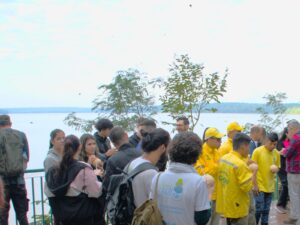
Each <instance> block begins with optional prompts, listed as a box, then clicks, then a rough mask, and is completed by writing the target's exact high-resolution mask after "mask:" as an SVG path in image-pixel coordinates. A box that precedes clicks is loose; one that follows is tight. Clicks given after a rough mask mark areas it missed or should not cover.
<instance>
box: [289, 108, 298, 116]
mask: <svg viewBox="0 0 300 225" xmlns="http://www.w3.org/2000/svg"><path fill="white" fill-rule="evenodd" d="M286 113H287V114H294V115H295V114H300V108H288V109H287V110H286Z"/></svg>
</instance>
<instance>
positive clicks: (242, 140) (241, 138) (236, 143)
mask: <svg viewBox="0 0 300 225" xmlns="http://www.w3.org/2000/svg"><path fill="white" fill-rule="evenodd" d="M232 142H233V149H234V150H239V149H240V147H241V146H242V145H243V144H249V143H250V142H251V138H250V137H249V136H248V135H247V134H244V133H237V134H236V135H234V138H233V141H232Z"/></svg>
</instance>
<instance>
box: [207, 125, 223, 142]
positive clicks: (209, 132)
mask: <svg viewBox="0 0 300 225" xmlns="http://www.w3.org/2000/svg"><path fill="white" fill-rule="evenodd" d="M224 136H225V134H222V133H221V132H220V131H219V130H218V129H217V128H214V127H210V128H208V129H207V130H206V131H205V135H204V138H205V140H207V139H208V138H211V137H215V138H222V137H224Z"/></svg>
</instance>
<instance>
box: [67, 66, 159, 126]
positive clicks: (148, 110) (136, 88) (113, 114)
mask: <svg viewBox="0 0 300 225" xmlns="http://www.w3.org/2000/svg"><path fill="white" fill-rule="evenodd" d="M155 83H156V80H152V81H150V80H149V79H148V78H147V76H146V75H145V74H143V73H141V72H139V71H138V70H136V69H128V70H126V71H118V72H117V74H116V76H115V77H114V78H113V81H112V82H111V83H110V84H102V85H100V86H99V87H98V90H99V91H100V94H99V95H98V96H97V97H96V98H95V99H94V100H93V107H92V111H93V112H97V113H99V114H98V117H97V118H96V119H94V120H83V119H80V118H77V117H76V115H75V114H74V113H71V114H69V115H68V117H67V118H66V119H65V121H66V122H67V124H68V125H70V126H73V127H75V128H76V129H78V130H85V131H91V130H92V127H93V124H94V122H95V121H96V120H98V119H99V118H103V117H106V118H108V119H110V120H112V122H113V123H114V125H117V126H121V127H123V128H124V129H126V130H132V129H133V128H134V126H135V123H136V120H137V118H139V117H151V116H152V115H153V114H155V107H154V96H152V95H151V94H150V91H149V90H150V86H151V85H154V84H155Z"/></svg>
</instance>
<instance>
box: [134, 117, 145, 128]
mask: <svg viewBox="0 0 300 225" xmlns="http://www.w3.org/2000/svg"><path fill="white" fill-rule="evenodd" d="M145 119H146V118H145V117H139V118H138V119H137V121H136V124H137V126H141V125H142V124H143V122H144V120H145Z"/></svg>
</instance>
